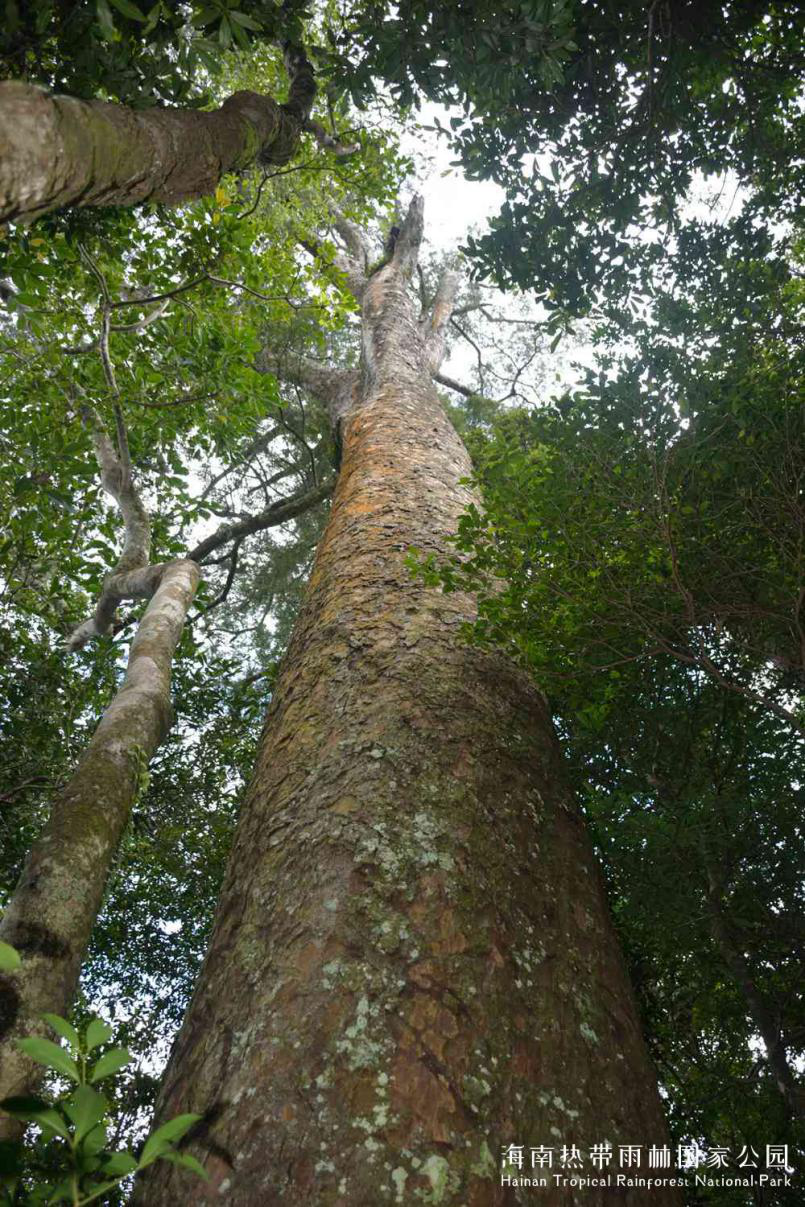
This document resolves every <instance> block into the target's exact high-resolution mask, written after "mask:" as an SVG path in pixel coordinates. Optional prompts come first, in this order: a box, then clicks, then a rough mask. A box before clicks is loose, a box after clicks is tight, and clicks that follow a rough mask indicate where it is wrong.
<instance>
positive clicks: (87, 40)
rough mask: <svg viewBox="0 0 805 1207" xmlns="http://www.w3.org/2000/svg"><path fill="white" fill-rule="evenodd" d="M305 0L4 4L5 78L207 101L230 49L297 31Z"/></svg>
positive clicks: (1, 68) (119, 97)
mask: <svg viewBox="0 0 805 1207" xmlns="http://www.w3.org/2000/svg"><path fill="white" fill-rule="evenodd" d="M304 15H305V12H304V5H303V3H302V0H291V2H290V3H285V4H284V5H283V6H282V9H281V10H280V8H278V6H277V5H276V4H273V3H270V0H207V3H198V4H173V3H167V0H156V3H151V0H69V2H68V3H62V2H61V0H36V2H35V3H18V2H17V0H11V2H9V3H6V4H5V5H4V9H3V22H2V30H1V31H0V79H2V78H10V79H29V80H32V81H34V82H35V83H39V84H43V85H45V86H47V87H49V88H52V89H54V90H55V91H58V92H66V93H69V94H70V95H72V96H78V97H83V98H86V99H92V98H94V97H98V98H101V99H104V100H115V101H122V102H123V103H125V104H127V105H133V106H134V107H137V108H144V107H146V106H149V105H153V104H156V103H157V102H168V103H171V102H173V103H178V104H182V105H185V106H187V105H200V104H203V103H204V102H205V100H207V99H208V93H207V92H206V91H205V89H206V88H207V87H208V86H209V84H210V82H211V79H212V78H213V77H215V76H216V75H217V74H218V73H219V72H220V70H221V69H222V67H223V65H224V59H223V57H222V56H223V54H224V52H225V51H227V50H228V49H229V48H230V47H234V48H237V49H242V50H247V49H249V47H250V46H251V45H252V44H253V43H254V42H255V41H257V42H260V41H268V42H272V41H275V40H278V39H279V38H281V37H290V36H292V35H293V34H294V33H298V27H299V21H300V19H301V17H302V16H304Z"/></svg>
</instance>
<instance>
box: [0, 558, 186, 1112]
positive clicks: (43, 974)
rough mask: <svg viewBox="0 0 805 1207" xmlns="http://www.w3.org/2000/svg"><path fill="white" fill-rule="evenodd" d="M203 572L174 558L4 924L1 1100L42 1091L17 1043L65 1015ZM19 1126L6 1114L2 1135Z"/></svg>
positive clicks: (160, 723)
mask: <svg viewBox="0 0 805 1207" xmlns="http://www.w3.org/2000/svg"><path fill="white" fill-rule="evenodd" d="M198 579H199V571H198V566H197V565H196V563H195V562H192V561H178V562H171V563H169V564H168V565H167V566H165V567H164V569H163V570H162V574H161V576H160V581H159V585H158V587H157V589H156V592H155V593H154V596H153V598H152V599H151V602H150V603H149V605H148V607H147V609H146V611H145V614H144V616H143V618H142V621H141V622H140V625H139V628H138V630H137V634H136V636H135V637H134V640H133V641H132V645H131V652H130V655H129V663H128V668H127V670H126V676H125V678H124V680H123V684H122V686H121V688H120V690H119V691H118V692H117V694H116V695H115V697H114V699H113V700H112V702H111V704H110V705H109V707H108V708H107V709H106V711H105V712H104V715H103V717H102V718H101V721H100V724H99V725H98V728H97V730H96V731H95V733H94V735H93V737H92V740H91V741H90V743H89V746H88V747H87V750H86V752H85V754H84V756H83V758H82V760H81V762H80V763H79V765H78V767H77V769H76V771H75V773H74V774H73V776H72V778H71V780H70V782H69V783H68V784H67V786H66V787H65V788H64V790H63V792H62V793H61V794H60V796H59V797H58V799H57V800H56V801H55V802H54V805H53V809H52V811H51V814H50V818H49V820H48V822H47V824H46V825H45V828H44V830H43V831H42V834H41V835H40V837H39V838H38V839H37V841H36V842H35V843H34V845H33V848H32V849H31V853H30V855H29V857H28V861H27V863H26V866H25V870H24V871H23V874H22V877H21V879H20V882H19V884H18V886H17V888H16V889H15V891H14V894H13V896H12V898H11V901H10V902H9V905H8V908H7V909H6V911H5V913H4V915H3V918H2V920H1V921H0V938H2V939H3V940H5V942H7V943H11V944H12V946H14V947H16V948H17V950H18V951H19V952H20V954H21V956H22V966H21V968H20V969H19V971H18V972H14V973H6V974H0V1099H1V1098H5V1097H8V1096H10V1095H12V1094H21V1093H28V1092H30V1091H31V1090H33V1089H35V1087H36V1085H37V1084H38V1082H39V1080H40V1076H41V1068H40V1066H38V1065H36V1064H34V1063H33V1062H32V1061H31V1060H29V1058H28V1057H27V1056H25V1055H24V1054H23V1053H22V1052H20V1050H19V1049H18V1048H17V1046H16V1044H15V1043H14V1040H15V1039H17V1038H21V1037H23V1036H29V1035H35V1034H42V1033H44V1032H45V1030H46V1025H45V1023H43V1022H42V1019H41V1015H42V1013H43V1011H48V1012H51V1013H58V1014H64V1013H66V1011H67V1009H68V1007H69V1005H70V1003H71V1002H72V999H73V995H74V993H75V988H76V984H77V981H78V974H79V970H80V967H81V961H82V959H83V957H84V953H85V951H86V948H87V944H88V942H89V938H90V934H91V932H92V927H93V925H94V923H95V918H96V916H97V913H98V910H99V908H100V905H101V901H102V898H103V893H104V889H105V887H106V882H107V878H108V875H109V868H110V866H111V862H112V859H113V858H114V855H115V852H116V850H117V847H118V843H119V841H120V836H121V834H122V832H123V829H124V827H125V825H126V822H127V820H128V818H129V814H130V812H131V807H132V805H133V803H134V801H135V800H136V798H137V794H138V792H139V791H140V789H141V787H142V783H143V778H144V776H145V773H146V769H147V767H148V763H149V761H150V759H151V757H152V755H153V754H154V751H155V750H156V749H157V747H158V746H159V744H160V742H162V740H163V739H164V737H165V734H166V733H167V731H168V728H169V726H170V720H171V703H170V677H171V664H172V661H173V654H174V651H175V649H176V644H177V642H178V640H179V637H180V636H181V632H182V628H183V625H184V621H185V617H186V615H187V609H188V607H189V606H190V602H191V600H192V598H193V595H194V593H195V590H196V586H197V585H198ZM4 1130H5V1132H7V1133H8V1134H14V1132H15V1130H16V1125H15V1124H14V1123H12V1122H11V1121H10V1120H9V1119H8V1118H7V1117H2V1116H0V1135H2V1134H4Z"/></svg>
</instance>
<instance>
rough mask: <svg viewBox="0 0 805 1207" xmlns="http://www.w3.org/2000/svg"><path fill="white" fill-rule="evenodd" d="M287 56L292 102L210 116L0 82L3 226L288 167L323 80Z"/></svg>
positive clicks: (297, 55) (168, 200) (243, 100)
mask: <svg viewBox="0 0 805 1207" xmlns="http://www.w3.org/2000/svg"><path fill="white" fill-rule="evenodd" d="M285 60H286V65H287V67H288V72H289V76H290V81H291V86H290V92H289V96H288V100H287V101H286V102H285V103H284V104H278V103H277V102H276V101H275V100H273V98H272V97H270V96H261V95H259V94H258V93H256V92H236V93H235V94H234V95H233V96H230V97H229V98H228V99H227V100H226V101H225V102H224V104H223V105H222V106H221V108H220V109H216V110H214V111H213V112H211V113H204V112H201V111H199V110H185V111H183V110H180V109H165V108H160V107H154V108H153V109H143V110H134V109H127V108H126V107H125V106H124V105H113V104H109V103H107V102H105V101H81V100H76V99H75V98H74V97H69V96H52V95H50V94H49V93H47V92H45V91H44V90H43V89H41V88H37V87H35V86H33V85H31V84H25V83H21V82H18V81H8V82H5V83H0V222H9V221H14V220H18V219H24V220H26V221H30V220H31V219H33V218H37V217H39V216H40V215H42V214H46V213H48V212H49V211H50V210H54V209H59V208H61V207H62V206H68V205H72V206H87V205H136V204H138V203H139V202H142V201H160V202H163V203H165V204H167V205H175V204H177V203H178V202H180V201H189V200H191V199H192V198H194V197H203V196H205V195H206V194H208V193H212V192H213V191H214V189H215V186H216V185H217V184H218V182H219V180H220V179H221V177H222V176H223V175H224V174H225V173H226V172H230V171H233V170H235V169H239V168H247V167H249V166H250V165H251V164H254V163H256V162H257V161H258V160H259V161H260V162H261V163H264V164H283V163H287V162H288V160H289V159H291V158H292V156H293V154H294V152H295V151H296V148H297V146H298V144H299V137H300V134H301V133H302V130H303V129H305V128H306V126H307V123H308V119H309V117H310V110H311V106H312V104H313V99H314V97H315V94H316V84H315V80H314V77H313V71H312V68H311V66H310V63H309V62H308V60H307V58H306V56H305V55H304V53H303V52H302V51H301V50H300V49H299V48H296V47H292V48H289V49H288V50H287V51H286V56H285ZM330 141H331V142H332V140H330Z"/></svg>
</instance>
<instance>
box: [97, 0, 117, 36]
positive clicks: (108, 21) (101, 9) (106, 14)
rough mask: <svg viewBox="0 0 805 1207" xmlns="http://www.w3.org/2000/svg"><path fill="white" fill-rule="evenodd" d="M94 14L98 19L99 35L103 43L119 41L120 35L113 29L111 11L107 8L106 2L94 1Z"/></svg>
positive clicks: (103, 0)
mask: <svg viewBox="0 0 805 1207" xmlns="http://www.w3.org/2000/svg"><path fill="white" fill-rule="evenodd" d="M95 12H96V14H97V17H98V24H99V25H100V27H101V33H102V35H103V39H104V41H105V42H114V41H116V40H117V41H119V40H120V34H119V33H118V32H117V30H116V29H115V19H114V17H113V16H112V11H111V9H110V8H109V5H108V4H107V2H106V0H95Z"/></svg>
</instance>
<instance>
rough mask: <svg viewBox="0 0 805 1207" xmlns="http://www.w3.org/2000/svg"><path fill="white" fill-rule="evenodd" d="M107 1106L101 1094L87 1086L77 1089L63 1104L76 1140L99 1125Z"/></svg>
mask: <svg viewBox="0 0 805 1207" xmlns="http://www.w3.org/2000/svg"><path fill="white" fill-rule="evenodd" d="M108 1105H109V1104H108V1103H107V1101H106V1099H105V1098H104V1096H103V1094H99V1093H98V1091H97V1090H93V1089H91V1088H90V1087H89V1086H88V1085H80V1086H79V1087H78V1089H77V1090H76V1092H75V1093H74V1094H73V1095H72V1097H70V1098H68V1100H67V1101H66V1102H65V1104H64V1110H65V1112H66V1113H67V1116H68V1118H69V1119H70V1120H72V1123H73V1126H74V1127H75V1138H76V1140H82V1139H83V1138H84V1136H86V1134H87V1132H89V1131H91V1130H92V1128H93V1127H95V1124H96V1123H100V1121H101V1119H103V1117H104V1115H105V1114H106V1111H107V1108H108Z"/></svg>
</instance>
